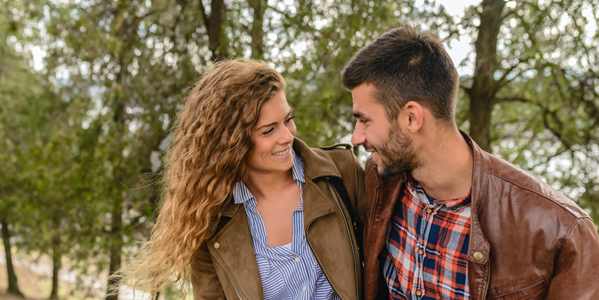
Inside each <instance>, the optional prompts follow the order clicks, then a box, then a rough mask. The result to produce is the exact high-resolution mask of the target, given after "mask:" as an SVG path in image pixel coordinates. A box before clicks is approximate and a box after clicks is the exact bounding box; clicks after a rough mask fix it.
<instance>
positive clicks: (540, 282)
mask: <svg viewBox="0 0 599 300" xmlns="http://www.w3.org/2000/svg"><path fill="white" fill-rule="evenodd" d="M546 283H547V280H546V279H545V278H543V280H541V281H539V282H537V283H534V284H531V285H529V286H526V287H523V288H521V289H519V290H515V291H509V292H506V293H503V294H500V295H495V296H493V298H489V299H490V300H493V299H496V298H501V297H504V296H506V295H510V294H515V293H519V292H522V291H526V290H528V289H531V288H533V287H535V286H538V285H539V284H546ZM541 292H542V291H540V292H539V293H541ZM537 295H538V294H537Z"/></svg>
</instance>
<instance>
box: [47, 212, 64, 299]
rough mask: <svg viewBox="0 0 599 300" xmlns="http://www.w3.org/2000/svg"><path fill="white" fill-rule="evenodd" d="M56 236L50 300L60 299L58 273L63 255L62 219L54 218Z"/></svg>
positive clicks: (53, 247) (53, 240)
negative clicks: (61, 242) (60, 232)
mask: <svg viewBox="0 0 599 300" xmlns="http://www.w3.org/2000/svg"><path fill="white" fill-rule="evenodd" d="M54 230H55V233H54V236H53V237H52V292H51V293H50V298H49V299H50V300H57V299H59V298H58V282H59V277H58V273H59V271H60V268H61V265H62V264H61V258H62V255H61V253H60V234H59V230H60V219H59V218H54Z"/></svg>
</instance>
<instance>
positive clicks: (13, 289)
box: [0, 216, 23, 298]
mask: <svg viewBox="0 0 599 300" xmlns="http://www.w3.org/2000/svg"><path fill="white" fill-rule="evenodd" d="M0 223H1V224H2V240H3V241H4V253H5V255H6V272H7V273H8V293H9V294H11V295H14V296H17V297H21V298H23V293H21V290H20V289H19V284H18V282H17V274H15V268H14V266H13V264H12V254H11V247H10V231H9V230H8V220H7V219H6V216H2V220H0Z"/></svg>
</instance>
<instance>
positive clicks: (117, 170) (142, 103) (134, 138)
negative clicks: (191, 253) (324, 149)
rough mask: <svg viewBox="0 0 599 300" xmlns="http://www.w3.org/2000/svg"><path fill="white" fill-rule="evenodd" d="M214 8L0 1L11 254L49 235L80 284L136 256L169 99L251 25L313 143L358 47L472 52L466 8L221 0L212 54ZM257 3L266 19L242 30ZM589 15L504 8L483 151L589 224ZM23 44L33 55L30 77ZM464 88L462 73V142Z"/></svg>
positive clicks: (348, 120)
mask: <svg viewBox="0 0 599 300" xmlns="http://www.w3.org/2000/svg"><path fill="white" fill-rule="evenodd" d="M216 2H217V1H191V0H176V1H175V0H150V1H141V0H122V1H107V0H86V1H74V0H73V1H50V0H42V1H35V3H29V1H22V0H21V1H8V0H0V149H3V151H0V178H2V179H3V180H1V181H0V213H4V214H6V215H8V216H9V220H10V223H11V225H12V228H14V231H15V234H16V236H18V239H17V240H18V241H20V247H21V248H23V249H29V250H35V251H41V252H43V253H48V252H50V248H51V246H52V240H53V237H54V236H56V235H59V236H60V241H61V246H60V247H59V248H60V249H57V250H58V251H59V252H60V253H61V254H64V255H67V256H68V257H69V258H70V260H72V261H75V262H78V264H77V265H78V267H79V268H80V270H81V272H82V273H88V272H95V271H92V270H97V269H98V270H102V269H107V268H108V266H110V265H111V263H113V262H114V261H111V255H110V254H111V251H113V252H114V251H115V250H114V249H115V248H117V249H119V248H120V249H123V250H124V251H125V254H128V253H133V252H136V251H138V247H137V245H135V244H134V243H136V242H139V241H144V240H146V239H147V238H148V235H149V231H150V229H151V226H152V224H153V223H152V220H153V218H154V215H153V213H154V211H155V208H156V207H157V205H158V200H159V198H160V197H159V183H160V175H161V172H162V171H163V170H162V168H161V166H160V165H159V162H160V161H161V157H162V155H163V154H164V151H165V149H166V148H167V146H168V133H169V130H170V128H171V126H172V122H173V120H174V119H175V118H176V113H177V109H179V108H180V105H181V102H180V101H181V100H182V99H183V98H184V97H185V93H186V91H187V89H188V88H189V87H190V85H191V84H192V83H193V82H195V81H196V80H197V79H198V77H199V74H200V72H201V70H202V69H203V68H204V67H206V66H208V65H210V64H211V63H212V59H213V58H214V57H215V56H218V54H225V55H228V56H230V57H234V56H245V57H249V56H250V55H252V53H254V51H255V50H256V49H257V48H256V47H257V46H256V45H255V43H254V44H252V33H255V32H256V30H257V29H256V28H258V29H259V28H262V29H263V31H264V32H263V33H264V36H263V37H264V40H263V44H262V46H263V50H264V52H263V54H260V55H262V56H263V58H264V60H265V61H267V62H268V63H269V64H270V65H272V66H273V67H275V68H276V69H277V70H279V71H280V72H281V73H282V74H283V75H284V77H285V79H286V81H287V85H288V87H287V90H286V93H287V98H288V100H289V101H290V103H291V106H292V107H293V108H294V111H295V114H296V115H297V117H298V118H297V119H296V120H297V122H296V123H297V126H298V134H297V135H298V136H299V137H301V138H302V139H304V140H306V141H307V142H308V143H309V144H311V145H314V146H317V145H323V144H330V143H334V142H337V141H338V140H339V139H341V138H344V137H346V136H347V135H348V134H350V133H351V131H352V128H353V126H352V124H353V122H354V121H353V117H352V113H351V95H350V93H349V92H347V91H346V90H345V89H344V88H343V86H342V84H341V82H340V79H341V78H340V75H341V72H342V70H343V67H344V65H345V64H346V63H347V62H348V61H349V60H350V59H351V57H352V55H353V54H354V53H355V52H356V51H357V50H358V49H359V48H360V47H362V46H364V45H365V44H367V43H368V42H370V41H372V40H373V39H374V38H375V37H377V36H379V35H380V34H381V33H383V32H385V31H387V30H389V29H391V28H394V27H397V26H400V25H403V24H411V25H415V26H417V27H420V28H422V29H425V30H428V31H431V32H433V33H434V34H436V35H438V36H439V37H440V38H441V39H442V41H444V42H445V43H450V42H452V41H454V40H456V39H459V38H463V37H465V36H469V37H471V38H472V39H473V40H476V37H477V35H478V33H479V32H478V30H479V27H478V24H479V21H480V20H479V14H480V12H481V7H480V5H478V6H473V7H471V8H469V10H468V11H467V12H466V14H465V15H464V17H463V18H462V19H461V20H455V19H454V17H452V16H449V15H448V14H447V13H446V11H445V10H444V8H443V7H442V6H440V5H439V4H438V3H435V2H434V1H415V0H401V1H384V0H372V1H363V2H360V1H347V0H340V1H315V0H311V1H286V2H281V1H261V0H251V1H241V0H234V1H225V2H226V3H225V5H226V7H227V9H226V18H225V20H224V21H223V23H222V24H220V26H221V28H222V29H223V32H224V33H223V34H222V36H221V37H219V38H220V39H221V40H220V42H221V46H220V48H218V49H216V50H211V48H210V43H211V41H210V39H209V34H208V28H207V26H206V24H205V23H204V18H203V15H204V13H206V16H207V17H210V16H212V11H211V5H212V4H213V3H216ZM260 3H261V4H262V5H266V8H265V9H264V19H263V23H262V24H258V25H260V26H255V24H254V22H255V20H254V18H253V15H254V14H253V8H252V7H257V5H258V4H260ZM593 7H599V2H598V0H591V1H573V0H568V1H546V0H535V1H526V2H516V1H507V2H506V8H505V10H504V12H503V13H504V19H503V23H502V26H501V29H500V35H499V43H498V49H497V50H498V55H497V56H498V57H497V59H498V68H497V70H496V71H495V76H494V77H495V81H496V82H497V90H496V93H495V94H494V95H493V97H494V98H493V100H492V101H493V104H494V106H493V114H492V125H493V129H492V131H491V135H492V136H491V140H492V145H493V151H494V152H495V153H496V154H498V155H499V156H501V157H504V158H505V159H507V160H509V161H511V162H514V163H515V164H517V165H519V166H522V167H523V168H525V169H527V170H530V171H531V172H532V173H534V174H536V175H538V176H541V177H542V178H543V179H545V180H546V181H548V182H549V183H550V184H552V185H553V186H555V187H557V188H559V189H560V190H562V191H563V192H565V193H566V194H567V195H569V196H571V197H573V198H574V199H575V200H577V201H578V203H579V204H580V205H581V206H583V207H584V208H586V209H587V210H588V211H589V212H590V213H591V214H592V215H593V217H594V218H595V220H596V221H599V204H598V201H597V200H596V199H597V197H598V196H599V194H598V193H599V192H598V186H599V184H598V183H599V174H598V173H597V169H599V162H598V158H599V145H598V144H597V143H598V139H597V137H598V136H599V129H598V128H599V100H598V99H599V98H598V94H599V77H598V75H597V74H599V70H598V69H597V68H598V67H597V58H598V57H599V54H598V52H597V51H598V50H597V49H598V48H599V47H598V46H599V45H598V43H599V33H598V31H597V30H596V27H595V30H594V31H593V30H592V27H589V26H590V25H589V24H595V26H596V25H597V23H598V22H597V18H598V16H597V13H596V12H594V11H593V10H592V8H593ZM589 8H591V9H589ZM589 11H591V13H590V14H589ZM32 47H38V48H37V49H41V50H42V51H43V52H44V53H45V54H46V57H45V59H44V67H43V68H42V70H40V71H36V70H35V69H34V68H33V65H32V63H31V61H32V56H31V54H30V51H31V49H33V48H32ZM212 51H214V52H212ZM256 51H257V50H256ZM256 53H257V52H256ZM462 64H463V65H466V66H472V67H473V68H474V64H475V62H474V61H473V60H472V59H467V60H466V61H464V62H463V63H462ZM472 81H473V80H472V74H463V75H462V80H461V85H462V86H463V89H461V90H460V94H459V101H458V107H457V112H456V116H457V122H458V125H459V127H460V128H463V129H468V128H469V126H470V124H469V122H468V114H469V111H468V107H469V106H468V105H469V101H470V99H469V96H468V92H467V90H468V88H470V87H471V85H472ZM111 246H114V247H111ZM113 254H116V255H117V256H120V252H119V253H113ZM90 263H91V264H90ZM92 264H93V265H92ZM166 293H167V294H168V293H169V292H168V291H167V292H166Z"/></svg>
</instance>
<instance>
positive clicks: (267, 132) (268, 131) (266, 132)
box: [262, 128, 275, 135]
mask: <svg viewBox="0 0 599 300" xmlns="http://www.w3.org/2000/svg"><path fill="white" fill-rule="evenodd" d="M273 130H275V129H274V128H271V129H269V130H267V131H264V132H262V135H267V134H269V133H271V132H272V131H273Z"/></svg>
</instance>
